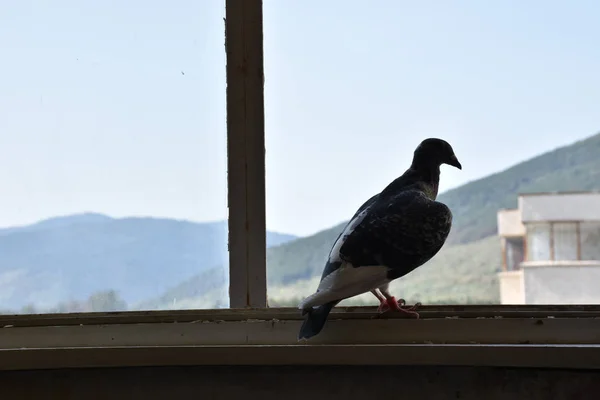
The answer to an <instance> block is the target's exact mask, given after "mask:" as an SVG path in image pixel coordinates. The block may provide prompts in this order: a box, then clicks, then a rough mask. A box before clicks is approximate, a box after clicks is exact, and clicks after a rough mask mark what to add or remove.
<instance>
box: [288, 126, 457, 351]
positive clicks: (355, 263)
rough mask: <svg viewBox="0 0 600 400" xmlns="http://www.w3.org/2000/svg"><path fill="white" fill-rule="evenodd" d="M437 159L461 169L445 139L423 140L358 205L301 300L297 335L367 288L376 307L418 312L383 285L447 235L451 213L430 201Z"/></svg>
mask: <svg viewBox="0 0 600 400" xmlns="http://www.w3.org/2000/svg"><path fill="white" fill-rule="evenodd" d="M441 164H448V165H452V166H454V167H456V168H458V169H462V166H461V164H460V162H459V161H458V159H457V158H456V156H455V155H454V151H453V149H452V147H451V146H450V144H448V142H446V141H444V140H441V139H434V138H431V139H426V140H424V141H423V142H421V144H420V145H419V146H418V147H417V149H416V150H415V152H414V156H413V162H412V164H411V166H410V168H409V169H408V170H407V171H406V172H405V173H404V174H403V175H402V176H400V177H399V178H397V179H395V180H394V181H393V182H391V183H390V184H389V185H388V186H387V187H386V188H385V189H383V190H382V191H381V192H380V193H378V194H376V195H375V196H373V197H371V198H370V199H369V200H367V201H366V202H365V203H364V204H363V205H362V206H361V207H360V208H359V209H358V210H357V212H356V213H355V214H354V216H353V217H352V219H351V220H350V221H349V222H348V224H347V225H346V227H345V228H344V230H343V231H342V232H341V233H340V235H339V236H338V238H337V240H336V242H335V243H334V245H333V247H332V249H331V251H330V253H329V258H328V260H327V263H326V265H325V268H324V270H323V274H322V276H321V282H320V284H319V287H318V289H317V291H316V292H315V293H314V294H313V295H311V296H309V297H307V298H306V299H305V300H304V301H303V302H302V303H301V304H300V308H301V309H302V311H303V314H306V318H305V321H304V323H303V325H302V327H301V329H300V334H299V336H298V339H303V338H304V339H308V338H310V337H312V336H314V335H316V334H318V333H319V332H320V331H321V330H322V329H323V326H324V325H325V322H326V320H327V317H328V315H329V313H330V311H331V309H332V308H333V307H334V306H335V305H336V304H337V303H339V302H340V301H341V300H343V299H345V298H349V297H353V296H356V295H359V294H361V293H365V292H367V291H370V292H371V293H373V294H374V295H375V296H376V297H377V298H378V299H379V300H380V302H381V305H380V309H385V308H387V307H390V308H393V309H395V310H397V311H402V312H407V313H410V314H415V315H416V316H417V317H418V313H416V312H415V311H413V310H414V308H415V307H416V306H415V307H411V308H409V309H402V308H400V306H399V304H398V302H397V301H396V299H395V298H394V297H393V296H392V295H391V294H390V293H389V291H388V286H389V283H390V282H391V281H393V280H394V279H397V278H400V277H402V276H404V275H406V274H408V273H409V272H411V271H413V270H414V269H416V268H418V267H419V266H421V265H423V264H424V263H426V262H427V261H429V260H430V259H431V258H432V257H433V256H435V255H436V254H437V252H438V251H439V250H440V249H441V248H442V246H443V245H444V243H445V241H446V238H447V237H448V234H449V232H450V228H451V225H452V213H451V211H450V209H449V208H448V207H447V206H446V205H445V204H443V203H440V202H438V201H435V199H436V197H437V194H438V187H439V179H440V165H441ZM401 302H402V303H404V300H401Z"/></svg>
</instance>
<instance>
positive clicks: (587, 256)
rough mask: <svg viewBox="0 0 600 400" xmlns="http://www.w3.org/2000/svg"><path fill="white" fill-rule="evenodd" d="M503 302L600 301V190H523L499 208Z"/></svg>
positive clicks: (553, 302) (571, 302)
mask: <svg viewBox="0 0 600 400" xmlns="http://www.w3.org/2000/svg"><path fill="white" fill-rule="evenodd" d="M498 234H499V235H500V238H501V239H500V240H501V243H502V269H503V271H502V272H500V273H499V280H500V298H501V302H502V304H598V303H600V193H599V192H577V193H574V192H569V193H534V194H522V195H520V196H519V199H518V208H517V209H509V210H500V211H499V212H498Z"/></svg>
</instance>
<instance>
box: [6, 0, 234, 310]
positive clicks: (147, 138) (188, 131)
mask: <svg viewBox="0 0 600 400" xmlns="http://www.w3.org/2000/svg"><path fill="white" fill-rule="evenodd" d="M223 16H224V7H223V3H222V2H220V1H206V2H205V1H182V2H178V3H177V5H176V6H174V5H173V4H171V3H168V2H147V1H141V0H132V1H125V2H114V1H111V2H103V1H75V0H71V1H67V0H63V1H52V2H47V1H27V2H22V1H10V2H7V3H3V12H2V15H1V16H0V47H1V48H2V53H3V59H4V60H5V62H3V63H2V65H1V66H0V71H1V73H0V182H1V183H2V207H0V225H1V226H2V230H0V309H2V311H3V312H5V313H20V312H24V313H29V312H43V313H46V312H57V311H58V312H75V311H113V310H148V309H171V308H212V307H227V306H228V297H227V280H228V278H227V277H228V270H227V221H226V218H227V197H226V194H227V190H226V135H225V132H226V129H225V126H226V125H225V122H226V119H225V53H224V48H223V40H224V38H223ZM9 60H10V62H9Z"/></svg>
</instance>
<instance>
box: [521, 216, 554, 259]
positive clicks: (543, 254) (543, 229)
mask: <svg viewBox="0 0 600 400" xmlns="http://www.w3.org/2000/svg"><path fill="white" fill-rule="evenodd" d="M526 229H527V261H547V260H551V259H552V253H551V249H550V236H551V235H550V232H551V228H550V224H549V223H533V224H527V225H526Z"/></svg>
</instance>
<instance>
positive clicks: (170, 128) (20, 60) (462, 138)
mask: <svg viewBox="0 0 600 400" xmlns="http://www.w3.org/2000/svg"><path fill="white" fill-rule="evenodd" d="M2 5H3V7H2V13H0V49H1V50H2V55H3V57H2V58H3V62H2V63H1V64H0V185H1V186H0V187H1V188H2V195H1V197H0V198H1V203H0V204H1V205H2V207H0V226H12V225H18V224H25V223H30V222H34V221H36V220H39V219H41V218H46V217H50V216H55V215H64V214H70V213H77V212H83V211H96V212H103V213H107V214H109V215H112V216H115V217H121V216H131V215H153V216H161V217H173V218H181V219H191V220H194V221H206V220H215V219H222V218H225V217H226V215H227V209H226V186H225V185H226V182H225V179H226V169H225V168H226V153H225V150H226V149H225V146H226V139H225V53H224V38H223V31H224V26H223V17H224V2H223V1H216V0H203V1H198V0H178V1H172V2H166V1H156V0H146V1H141V0H128V1H126V2H125V1H114V0H113V1H91V0H86V1H82V0H79V1H77V0H69V1H68V0H53V1H50V0H48V1H41V0H30V1H23V0H6V1H4V2H3V3H2ZM599 19H600V3H597V2H594V1H584V0H579V1H576V2H570V3H569V2H564V1H541V0H530V1H527V2H522V1H495V2H491V1H490V2H483V1H476V0H471V1H460V0H456V1H453V2H444V1H441V0H439V1H422V2H409V1H404V0H403V1H399V0H397V1H393V0H388V1H382V0H378V1H373V2H365V1H348V0H347V1H340V0H337V1H332V0H328V1H315V0H307V1H302V2H300V1H291V0H290V1H276V0H267V1H265V65H266V72H265V74H266V77H265V79H266V94H265V96H266V128H267V225H268V227H269V228H270V229H274V230H278V231H284V232H290V233H295V234H301V235H304V234H310V233H313V232H316V231H318V230H320V229H323V228H327V227H329V226H331V225H334V224H336V223H338V222H341V221H343V220H345V219H347V218H349V217H350V216H351V215H352V214H353V213H354V211H355V209H356V208H357V207H358V206H360V204H362V202H364V201H365V200H366V199H367V198H369V197H370V196H371V195H372V194H374V193H375V192H377V191H379V190H381V189H382V188H383V187H384V186H385V185H386V184H387V183H388V182H389V181H391V180H392V179H394V178H395V177H397V176H398V175H400V174H401V173H402V172H403V171H404V170H405V169H406V168H407V167H408V165H409V164H410V158H411V156H412V152H413V150H414V148H415V146H416V145H417V144H418V143H419V142H420V141H421V140H422V139H424V138H426V137H431V136H435V137H442V138H444V139H446V140H448V141H450V143H451V144H452V145H453V146H454V149H455V151H456V153H457V155H458V157H459V159H460V160H461V162H462V164H463V170H462V171H458V170H454V169H452V168H451V167H442V183H441V187H442V190H445V189H448V188H451V187H456V186H458V185H460V184H463V183H465V182H468V181H470V180H473V179H476V178H479V177H483V176H485V175H488V174H490V173H493V172H496V171H498V170H502V169H504V168H506V167H508V166H510V165H512V164H514V163H517V162H519V161H522V160H524V159H527V158H529V157H531V156H534V155H537V154H539V153H542V152H544V151H547V150H550V149H553V148H555V147H557V146H561V145H565V144H569V143H571V142H573V141H576V140H578V139H581V138H584V137H587V136H590V135H592V134H594V133H596V132H598V131H599V130H600V112H598V105H600V74H599V73H598V71H600V50H599V48H598V41H599V40H600V25H599V24H598V23H597V21H598V20H599ZM599 156H600V155H599Z"/></svg>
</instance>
